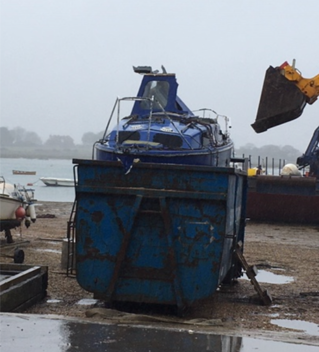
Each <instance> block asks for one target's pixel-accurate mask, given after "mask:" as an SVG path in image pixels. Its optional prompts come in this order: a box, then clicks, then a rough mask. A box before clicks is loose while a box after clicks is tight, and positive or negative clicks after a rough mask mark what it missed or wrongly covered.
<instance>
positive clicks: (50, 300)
mask: <svg viewBox="0 0 319 352" xmlns="http://www.w3.org/2000/svg"><path fill="white" fill-rule="evenodd" d="M46 302H47V303H51V304H52V303H53V304H54V303H60V302H61V300H60V299H48V300H47V301H46Z"/></svg>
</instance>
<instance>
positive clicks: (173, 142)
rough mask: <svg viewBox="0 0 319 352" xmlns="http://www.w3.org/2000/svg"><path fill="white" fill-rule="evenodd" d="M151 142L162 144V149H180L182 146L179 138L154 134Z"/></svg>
mask: <svg viewBox="0 0 319 352" xmlns="http://www.w3.org/2000/svg"><path fill="white" fill-rule="evenodd" d="M153 142H157V143H160V144H163V146H164V148H181V146H182V145H183V140H182V138H181V137H179V136H174V135H169V134H162V133H157V134H155V135H154V138H153Z"/></svg>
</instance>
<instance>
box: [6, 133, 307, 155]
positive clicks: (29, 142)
mask: <svg viewBox="0 0 319 352" xmlns="http://www.w3.org/2000/svg"><path fill="white" fill-rule="evenodd" d="M102 136H103V131H102V132H99V133H93V132H86V133H84V134H83V136H82V138H81V141H82V146H87V147H91V146H92V145H93V143H94V142H96V141H98V140H99V139H101V138H102ZM0 143H1V147H4V148H6V147H8V148H9V147H23V148H28V147H34V148H43V149H46V150H48V149H64V150H67V149H72V148H73V147H75V144H74V140H73V138H72V137H70V136H61V135H50V136H49V138H48V139H47V140H46V141H44V142H43V141H42V140H41V138H40V137H39V136H38V135H37V134H36V133H35V132H29V131H26V130H25V129H23V128H21V127H16V128H13V129H11V130H10V129H8V128H7V127H0ZM235 152H236V156H237V157H242V156H245V157H249V156H251V157H252V158H253V159H256V158H258V157H260V158H266V157H268V158H276V159H277V160H278V159H283V160H286V161H288V162H295V161H296V159H297V158H298V157H299V156H301V155H302V152H300V151H299V150H297V149H295V148H294V147H292V146H290V145H285V146H276V145H272V144H269V145H265V146H262V147H260V148H258V147H256V146H255V145H254V144H252V143H248V144H245V145H244V146H242V147H239V148H237V147H236V148H235Z"/></svg>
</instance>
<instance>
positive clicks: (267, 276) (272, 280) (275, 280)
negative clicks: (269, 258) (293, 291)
mask: <svg viewBox="0 0 319 352" xmlns="http://www.w3.org/2000/svg"><path fill="white" fill-rule="evenodd" d="M243 278H244V279H246V280H249V279H248V278H247V277H245V276H244V277H243ZM256 279H257V281H258V282H264V283H268V284H289V283H290V282H292V281H294V278H293V277H291V276H285V275H277V274H274V273H272V272H270V271H267V270H258V274H257V276H256Z"/></svg>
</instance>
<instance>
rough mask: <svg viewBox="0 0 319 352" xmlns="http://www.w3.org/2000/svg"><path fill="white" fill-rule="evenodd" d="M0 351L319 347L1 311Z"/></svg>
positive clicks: (295, 351)
mask: <svg viewBox="0 0 319 352" xmlns="http://www.w3.org/2000/svg"><path fill="white" fill-rule="evenodd" d="M0 325H1V342H0V350H1V351H21V352H24V351H32V352H43V351H44V350H46V351H50V352H62V351H63V352H64V351H68V352H75V351H76V352H84V351H85V352H87V351H93V350H94V352H105V351H108V352H122V351H130V352H135V351H139V352H140V351H152V352H162V351H165V352H171V351H172V352H179V351H181V352H194V351H211V352H213V351H214V352H251V351H258V352H269V351H272V352H282V351H289V352H300V351H302V352H317V351H318V346H310V345H305V344H300V343H298V344H293V343H286V342H279V341H271V340H262V339H257V338H250V337H240V336H226V335H215V334H210V333H208V332H196V331H193V330H181V329H165V328H162V329H158V328H157V327H155V326H154V325H152V326H149V327H141V326H139V327H137V326H123V325H122V326H117V325H109V324H99V323H88V322H84V321H77V320H74V319H72V320H63V319H57V318H55V319H50V318H49V317H47V318H46V317H45V316H42V317H40V316H33V315H24V314H19V315H17V314H2V315H1V316H0Z"/></svg>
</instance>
